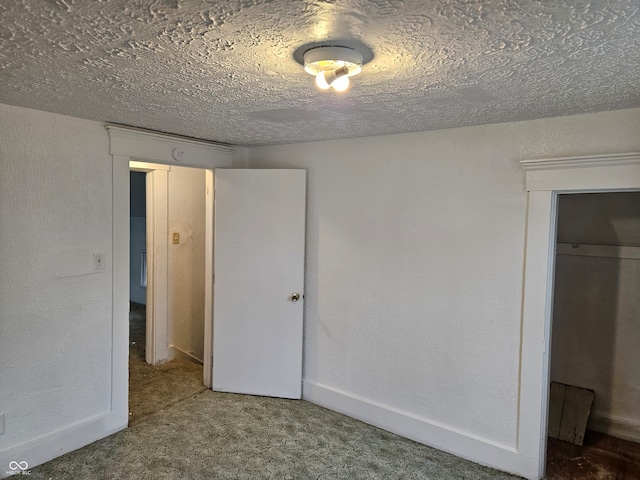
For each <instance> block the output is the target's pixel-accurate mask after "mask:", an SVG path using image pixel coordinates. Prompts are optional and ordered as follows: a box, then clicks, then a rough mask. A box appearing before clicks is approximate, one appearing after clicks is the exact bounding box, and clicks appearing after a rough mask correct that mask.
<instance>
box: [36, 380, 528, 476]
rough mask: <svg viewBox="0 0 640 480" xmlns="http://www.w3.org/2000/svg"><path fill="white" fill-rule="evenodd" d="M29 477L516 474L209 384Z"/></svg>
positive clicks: (292, 403)
mask: <svg viewBox="0 0 640 480" xmlns="http://www.w3.org/2000/svg"><path fill="white" fill-rule="evenodd" d="M31 472H32V478H34V479H52V480H59V479H76V478H77V479H125V478H126V479H134V478H135V479H210V478H220V479H261V478H277V479H320V478H322V479H347V478H362V479H391V478H394V479H395V478H398V479H404V478H406V479H410V478H411V479H447V480H450V479H474V480H476V479H513V478H516V477H513V476H510V475H507V474H503V473H500V472H497V471H495V470H492V469H489V468H485V467H481V466H479V465H476V464H474V463H471V462H468V461H465V460H461V459H459V458H457V457H454V456H453V455H449V454H446V453H443V452H440V451H438V450H434V449H431V448H428V447H425V446H423V445H420V444H417V443H415V442H412V441H410V440H407V439H404V438H402V437H399V436H397V435H394V434H391V433H388V432H385V431H383V430H380V429H377V428H374V427H371V426H369V425H366V424H364V423H362V422H359V421H357V420H354V419H352V418H349V417H346V416H344V415H340V414H338V413H335V412H332V411H330V410H326V409H323V408H321V407H318V406H316V405H313V404H311V403H308V402H305V401H296V400H282V399H273V398H263V397H254V396H249V395H233V394H224V393H217V392H212V391H205V392H202V393H199V394H197V395H195V396H193V397H191V398H189V399H187V400H184V401H182V402H179V403H176V404H173V405H171V406H169V407H168V408H166V409H165V410H163V411H161V412H157V413H155V414H152V415H149V416H147V417H146V418H145V420H144V421H141V422H139V423H137V424H136V425H134V426H133V427H130V428H129V429H127V430H124V431H122V432H120V433H118V434H116V435H112V436H111V437H108V438H106V439H104V440H100V441H98V442H95V443H93V444H91V445H89V446H87V447H84V448H82V449H80V450H77V451H75V452H72V453H69V454H67V455H65V456H63V457H60V458H58V459H56V460H53V461H51V462H48V463H46V464H44V465H42V466H40V467H37V468H34V469H32V471H31Z"/></svg>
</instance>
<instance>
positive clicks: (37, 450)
mask: <svg viewBox="0 0 640 480" xmlns="http://www.w3.org/2000/svg"><path fill="white" fill-rule="evenodd" d="M128 417H129V415H128V413H127V412H126V411H125V412H112V413H107V414H104V415H99V416H96V417H93V418H90V419H88V420H85V421H82V422H79V423H76V424H73V425H70V426H67V427H65V428H62V429H60V430H57V431H55V432H52V433H48V434H46V435H43V436H41V437H38V438H35V439H33V440H30V441H28V442H25V443H22V444H20V445H16V446H14V447H10V448H8V449H6V450H2V451H0V478H6V477H9V476H12V472H11V470H10V468H9V463H11V462H27V464H28V468H29V469H31V468H33V467H36V466H38V465H41V464H43V463H45V462H48V461H49V460H53V459H54V458H56V457H59V456H60V455H64V454H65V453H69V452H72V451H74V450H77V449H78V448H81V447H84V446H85V445H89V444H90V443H93V442H95V441H96V440H100V439H101V438H104V437H107V436H109V435H111V434H114V433H116V432H118V431H120V430H122V429H124V428H126V427H127V423H128Z"/></svg>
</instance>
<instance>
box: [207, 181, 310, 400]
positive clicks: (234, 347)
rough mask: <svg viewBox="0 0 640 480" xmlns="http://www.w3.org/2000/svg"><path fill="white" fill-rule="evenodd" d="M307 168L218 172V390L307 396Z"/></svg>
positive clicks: (215, 292)
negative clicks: (304, 385) (304, 379)
mask: <svg viewBox="0 0 640 480" xmlns="http://www.w3.org/2000/svg"><path fill="white" fill-rule="evenodd" d="M305 191H306V171H305V170H227V169H224V170H222V169H218V170H216V171H215V207H214V211H215V214H214V216H215V218H214V259H213V263H214V287H213V369H212V388H213V390H217V391H221V392H235V393H248V394H254V395H265V396H271V397H283V398H300V397H301V393H302V387H301V382H302V304H303V286H304V233H305Z"/></svg>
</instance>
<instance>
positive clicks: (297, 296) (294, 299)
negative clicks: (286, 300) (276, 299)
mask: <svg viewBox="0 0 640 480" xmlns="http://www.w3.org/2000/svg"><path fill="white" fill-rule="evenodd" d="M298 300H300V294H299V293H298V292H295V293H293V294H291V301H292V302H293V303H296V302H297V301H298Z"/></svg>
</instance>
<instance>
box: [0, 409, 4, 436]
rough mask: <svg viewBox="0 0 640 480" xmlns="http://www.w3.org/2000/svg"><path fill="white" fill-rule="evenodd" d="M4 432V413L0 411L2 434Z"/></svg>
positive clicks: (0, 429) (0, 430)
mask: <svg viewBox="0 0 640 480" xmlns="http://www.w3.org/2000/svg"><path fill="white" fill-rule="evenodd" d="M3 433H4V413H0V435H2V434H3Z"/></svg>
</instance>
